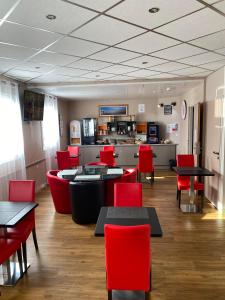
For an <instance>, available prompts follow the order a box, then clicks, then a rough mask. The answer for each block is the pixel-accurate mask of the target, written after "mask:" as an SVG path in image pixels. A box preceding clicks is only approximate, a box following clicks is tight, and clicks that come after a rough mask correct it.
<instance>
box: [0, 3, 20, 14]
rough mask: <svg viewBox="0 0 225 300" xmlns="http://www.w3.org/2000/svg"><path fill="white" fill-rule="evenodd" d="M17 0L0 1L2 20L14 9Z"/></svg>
mask: <svg viewBox="0 0 225 300" xmlns="http://www.w3.org/2000/svg"><path fill="white" fill-rule="evenodd" d="M16 2H17V0H1V1H0V18H3V17H4V16H5V15H6V13H7V12H8V11H9V10H10V9H12V7H13V5H14V4H15V3H16Z"/></svg>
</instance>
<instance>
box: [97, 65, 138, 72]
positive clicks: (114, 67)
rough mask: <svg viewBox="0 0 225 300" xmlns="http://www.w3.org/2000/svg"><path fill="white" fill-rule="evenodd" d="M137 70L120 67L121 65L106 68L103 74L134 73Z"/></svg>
mask: <svg viewBox="0 0 225 300" xmlns="http://www.w3.org/2000/svg"><path fill="white" fill-rule="evenodd" d="M136 70H138V69H137V68H134V67H128V66H121V65H114V66H111V67H108V68H106V69H103V70H102V71H103V72H106V73H111V74H125V73H128V72H132V71H136Z"/></svg>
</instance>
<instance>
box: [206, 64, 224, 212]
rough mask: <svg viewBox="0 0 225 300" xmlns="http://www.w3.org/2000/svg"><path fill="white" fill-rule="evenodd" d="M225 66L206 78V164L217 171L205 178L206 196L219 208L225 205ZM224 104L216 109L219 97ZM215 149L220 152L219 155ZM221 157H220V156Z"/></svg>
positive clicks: (221, 208)
mask: <svg viewBox="0 0 225 300" xmlns="http://www.w3.org/2000/svg"><path fill="white" fill-rule="evenodd" d="M224 72H225V68H221V69H220V70H218V71H217V72H215V73H213V74H212V75H210V76H209V77H208V78H207V80H206V123H205V127H206V136H205V166H206V168H209V169H210V170H212V171H213V172H214V173H215V176H214V177H210V178H206V179H205V194H206V197H207V198H208V199H209V200H210V201H211V202H212V203H213V204H214V205H215V206H216V207H217V208H218V209H219V210H223V209H224V207H225V176H224V153H225V149H224V139H225V133H224V125H223V124H224V112H225V110H224V91H225V88H224V87H225V74H224ZM218 97H219V98H220V102H221V103H222V105H221V106H220V107H219V109H218V110H215V107H216V105H217V104H216V102H217V100H216V99H217V98H218ZM221 122H222V123H221ZM213 151H216V152H220V154H219V156H217V155H215V154H213ZM218 157H219V158H218Z"/></svg>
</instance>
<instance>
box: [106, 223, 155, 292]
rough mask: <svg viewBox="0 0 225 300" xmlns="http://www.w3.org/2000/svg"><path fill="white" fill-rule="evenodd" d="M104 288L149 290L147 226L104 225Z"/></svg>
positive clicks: (148, 238)
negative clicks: (105, 275) (105, 274)
mask: <svg viewBox="0 0 225 300" xmlns="http://www.w3.org/2000/svg"><path fill="white" fill-rule="evenodd" d="M105 255H106V272H107V289H108V290H114V289H115V290H143V291H149V290H150V259H151V258H150V226H149V225H138V226H118V225H110V224H106V225H105Z"/></svg>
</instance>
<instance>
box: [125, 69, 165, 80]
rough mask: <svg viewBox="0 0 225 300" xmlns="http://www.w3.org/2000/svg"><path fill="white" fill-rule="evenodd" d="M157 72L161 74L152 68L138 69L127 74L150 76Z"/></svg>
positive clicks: (139, 76) (138, 76)
mask: <svg viewBox="0 0 225 300" xmlns="http://www.w3.org/2000/svg"><path fill="white" fill-rule="evenodd" d="M157 74H159V72H155V71H150V70H138V71H134V72H131V73H129V74H127V75H129V76H131V77H136V78H142V77H149V76H152V75H157Z"/></svg>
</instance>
